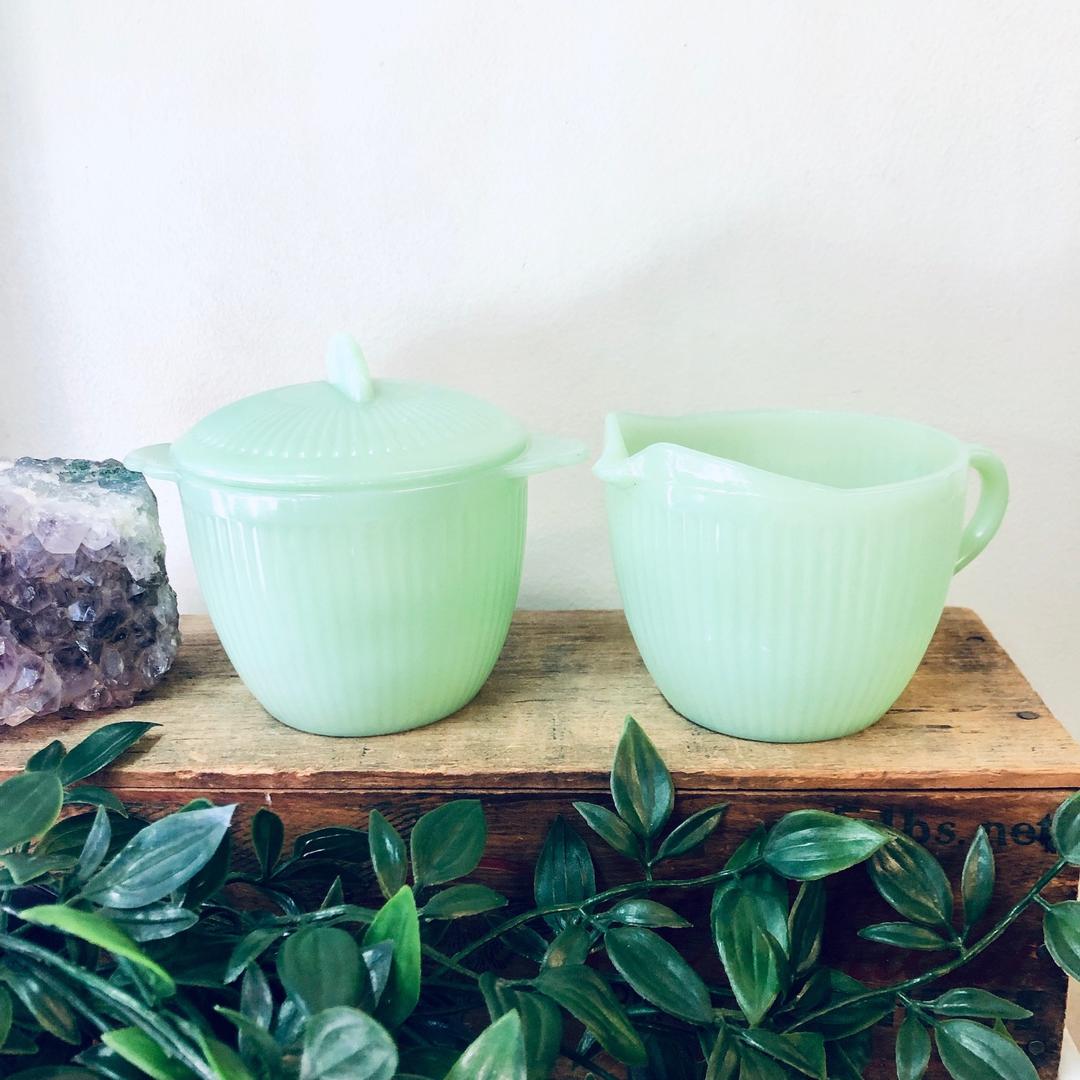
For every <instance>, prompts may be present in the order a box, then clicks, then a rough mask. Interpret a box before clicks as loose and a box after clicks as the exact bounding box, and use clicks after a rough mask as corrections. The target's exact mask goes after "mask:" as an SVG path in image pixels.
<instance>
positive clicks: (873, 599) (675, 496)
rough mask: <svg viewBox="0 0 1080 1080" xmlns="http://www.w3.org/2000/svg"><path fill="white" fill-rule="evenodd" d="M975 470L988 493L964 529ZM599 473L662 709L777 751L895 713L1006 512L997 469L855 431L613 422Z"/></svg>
mask: <svg viewBox="0 0 1080 1080" xmlns="http://www.w3.org/2000/svg"><path fill="white" fill-rule="evenodd" d="M969 467H970V468H973V469H974V470H975V471H976V472H977V473H978V474H979V476H980V478H981V484H982V489H981V495H980V499H979V503H978V506H977V507H976V509H975V511H974V514H973V516H972V517H971V519H970V520H969V521H968V522H967V524H966V525H965V523H964V514H965V494H966V489H967V480H968V471H969ZM595 472H596V474H597V475H598V476H599V477H600V478H601V479H602V480H604V481H605V482H606V489H607V508H608V520H609V526H610V533H611V544H612V551H613V555H614V562H615V570H616V575H617V577H618V582H619V589H620V591H621V593H622V599H623V604H624V606H625V608H626V617H627V620H628V622H629V624H630V629H631V631H632V633H633V635H634V640H635V642H636V643H637V646H638V649H639V651H640V653H641V656H642V659H643V660H644V661H645V665H646V667H647V668H648V669H649V672H650V674H651V675H652V677H653V679H654V680H655V682H656V684H657V686H658V687H659V689H660V691H661V692H662V693H663V695H664V696H665V697H666V698H667V700H668V701H669V702H670V704H671V705H672V707H673V708H674V709H676V710H677V711H678V712H680V713H682V714H683V716H685V717H687V718H688V719H690V720H693V721H694V722H695V723H698V724H701V725H702V726H704V727H707V728H711V729H713V730H714V731H720V732H723V733H725V734H728V735H736V736H739V737H740V738H745V739H759V740H764V741H768V742H808V741H814V740H818V739H833V738H837V737H839V736H841V735H848V734H850V733H852V732H855V731H859V730H861V729H862V728H865V727H867V726H868V725H870V724H872V723H874V721H875V720H877V719H879V718H880V717H881V716H882V715H883V714H884V713H885V712H887V711H888V709H889V707H890V706H891V705H892V704H893V702H894V701H895V700H896V699H897V698H898V697H899V696H900V693H901V692H902V691H903V689H904V687H905V686H906V685H907V683H908V681H909V680H910V679H911V676H912V675H913V674H914V673H915V669H916V668H917V667H918V665H919V661H920V660H921V659H922V656H923V654H924V652H925V651H926V647H927V645H928V644H929V642H930V638H931V636H932V635H933V633H934V629H935V627H936V626H937V622H938V619H939V618H940V616H941V612H942V609H943V607H944V604H945V595H946V591H947V590H948V587H949V581H950V579H951V578H952V575H953V574H954V573H955V572H956V571H957V570H960V569H961V568H962V567H964V566H966V565H967V564H968V563H969V562H970V561H971V560H972V559H973V558H975V556H976V555H978V554H979V552H980V551H982V549H983V548H984V547H985V546H986V545H987V544H988V543H989V541H990V539H991V538H992V537H993V535H994V533H995V532H996V530H997V528H998V525H999V524H1000V523H1001V519H1002V516H1003V515H1004V513H1005V505H1006V502H1007V501H1008V481H1007V479H1006V474H1005V469H1004V466H1003V465H1002V464H1001V462H1000V461H999V460H998V458H997V457H995V456H994V455H993V454H992V453H990V451H988V450H984V449H982V448H980V447H974V446H967V445H965V444H964V443H961V442H959V441H958V440H956V439H954V438H951V437H950V436H948V435H945V434H943V433H941V432H939V431H935V430H933V429H932V428H928V427H923V426H921V425H919V424H914V423H908V422H906V421H901V420H891V419H884V418H879V417H873V416H860V415H852V414H841V413H824V412H822V413H817V412H746V413H713V414H703V415H695V416H682V417H666V418H665V417H651V416H637V415H630V414H617V415H612V416H609V417H608V420H607V431H606V440H605V447H604V452H603V456H602V457H601V459H600V461H599V462H598V463H597V464H596V467H595Z"/></svg>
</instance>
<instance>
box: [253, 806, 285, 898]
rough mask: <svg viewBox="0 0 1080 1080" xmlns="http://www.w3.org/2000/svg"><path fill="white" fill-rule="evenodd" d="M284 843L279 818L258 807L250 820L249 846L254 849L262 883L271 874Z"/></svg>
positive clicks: (283, 830) (282, 829) (262, 807)
mask: <svg viewBox="0 0 1080 1080" xmlns="http://www.w3.org/2000/svg"><path fill="white" fill-rule="evenodd" d="M284 843H285V826H284V824H282V821H281V818H279V817H278V816H277V814H275V813H274V812H273V810H267V809H266V807H265V806H260V807H259V809H258V810H256V811H255V816H254V817H253V818H252V819H251V846H252V847H253V848H254V849H255V857H256V858H257V859H258V860H259V869H260V870H261V871H262V876H263V880H264V881H265V880H266V879H267V878H268V877H269V876H270V874H271V873H272V872H273V869H274V866H275V864H276V863H277V861H278V856H279V855H280V854H281V845H282V844H284Z"/></svg>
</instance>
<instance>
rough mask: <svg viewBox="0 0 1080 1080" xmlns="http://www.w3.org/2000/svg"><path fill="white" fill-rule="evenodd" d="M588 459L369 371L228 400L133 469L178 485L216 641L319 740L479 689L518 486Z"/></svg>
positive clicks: (418, 714) (340, 360)
mask: <svg viewBox="0 0 1080 1080" xmlns="http://www.w3.org/2000/svg"><path fill="white" fill-rule="evenodd" d="M584 454H585V448H584V446H583V445H582V444H580V443H578V442H574V441H570V440H564V439H553V438H543V437H533V438H530V437H529V436H528V435H527V434H526V432H525V430H524V429H523V428H522V427H521V426H520V425H519V424H518V423H517V421H515V420H514V419H512V418H511V417H509V416H507V415H506V414H505V413H503V412H502V411H500V410H499V409H497V408H496V407H494V406H493V405H489V404H488V403H486V402H484V401H481V400H479V399H477V398H473V397H470V396H468V395H466V394H463V393H459V392H457V391H454V390H449V389H445V388H442V387H438V386H431V385H427V384H424V383H419V382H404V381H395V380H390V379H373V378H371V377H370V376H369V374H368V371H367V367H366V365H365V363H364V359H363V356H362V355H361V353H360V350H359V348H358V347H357V346H356V345H355V343H353V342H352V341H351V339H348V338H337V339H335V340H334V341H333V342H332V343H331V346H330V349H329V351H328V353H327V379H326V381H324V382H312V383H304V384H300V385H295V386H285V387H281V388H279V389H275V390H268V391H266V392H264V393H259V394H255V395H253V396H251V397H247V398H244V399H242V400H240V401H237V402H234V403H233V404H231V405H226V406H225V407H224V408H221V409H219V410H217V411H216V412H213V413H211V414H210V415H209V416H207V417H205V418H204V419H203V420H201V421H199V423H197V424H196V425H195V426H194V427H193V428H191V430H190V431H188V432H187V434H185V435H183V436H182V437H181V438H180V439H178V440H177V441H176V442H174V443H173V444H172V445H171V446H170V445H159V446H150V447H146V448H145V449H142V450H136V451H135V452H134V453H132V454H131V455H129V457H128V458H127V462H126V463H127V465H128V467H129V468H132V469H135V470H138V471H140V472H143V473H145V474H146V475H147V476H150V477H155V478H157V479H161V480H172V481H175V482H176V483H177V484H178V485H179V489H180V496H181V502H182V505H183V510H184V518H185V522H186V525H187V532H188V537H189V540H190V543H191V552H192V557H193V560H194V563H195V570H196V574H197V576H198V579H199V584H200V586H201V588H202V592H203V596H204V597H205V600H206V604H207V608H208V610H209V612H210V616H211V618H212V619H213V622H214V626H215V628H216V630H217V632H218V634H219V636H220V638H221V642H222V645H223V646H224V647H225V651H226V652H227V653H228V655H229V659H230V660H231V661H232V663H233V665H234V666H235V668H236V670H237V672H238V674H239V675H240V677H241V679H243V680H244V682H245V683H246V684H247V686H248V688H249V689H250V690H251V692H252V693H253V694H254V695H255V697H256V698H257V699H258V700H259V702H260V703H261V704H262V705H263V707H264V708H265V709H266V710H267V712H269V713H270V714H271V715H272V716H274V717H276V718H277V719H278V720H281V721H282V722H284V723H286V724H289V725H291V726H293V727H296V728H300V729H301V730H303V731H310V732H316V733H318V734H322V735H379V734H384V733H387V732H393V731H403V730H405V729H407V728H412V727H418V726H419V725H421V724H428V723H431V722H432V721H434V720H438V719H440V718H441V717H444V716H448V715H449V714H450V713H452V712H455V711H456V710H457V709H459V708H461V706H463V705H464V704H465V703H466V702H468V701H469V700H470V699H471V698H472V697H473V696H474V695H475V694H476V692H477V691H478V690H479V689H480V687H481V686H482V685H483V683H484V681H485V680H486V679H487V677H488V675H489V673H490V672H491V669H492V667H493V666H494V664H495V660H496V658H497V657H498V655H499V651H500V649H501V648H502V645H503V642H504V640H505V638H506V634H507V630H508V628H509V625H510V618H511V615H512V614H513V610H514V604H515V601H516V599H517V593H518V585H519V582H520V578H521V561H522V552H523V547H524V538H525V507H526V478H527V477H528V476H529V475H531V474H532V473H538V472H542V471H544V470H546V469H553V468H556V467H558V466H561V465H569V464H572V463H573V462H576V461H580V460H581V459H582V458H583V457H584Z"/></svg>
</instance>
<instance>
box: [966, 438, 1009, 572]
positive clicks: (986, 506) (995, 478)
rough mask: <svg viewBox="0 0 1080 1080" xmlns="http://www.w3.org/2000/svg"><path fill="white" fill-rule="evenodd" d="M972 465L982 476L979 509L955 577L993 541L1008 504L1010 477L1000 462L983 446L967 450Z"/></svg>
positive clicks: (972, 523)
mask: <svg viewBox="0 0 1080 1080" xmlns="http://www.w3.org/2000/svg"><path fill="white" fill-rule="evenodd" d="M968 454H969V458H968V461H969V464H970V465H971V467H972V468H973V469H974V470H975V471H976V472H977V473H978V474H979V480H980V482H981V484H982V491H981V492H980V493H979V505H978V506H976V507H975V513H974V514H972V515H971V520H970V521H969V522H968V523H967V526H966V527H965V529H964V534H963V536H962V537H961V538H960V557H959V558H958V559H957V560H956V569H955V570H953V573H954V574H955V573H957V572H959V571H960V570H963V569H964V567H965V566H967V564H968V563H969V562H971V560H972V559H974V558H975V556H976V555H978V554H979V552H981V551H982V549H983V548H984V547H986V545H987V544H989V543H990V541H991V540H992V539H993V538H994V533H996V532H997V531H998V526H999V525H1000V524H1001V519H1002V518H1003V517H1004V516H1005V507H1006V506H1007V505H1008V503H1009V477H1008V474H1007V473H1006V472H1005V466H1004V465H1003V464H1002V461H1001V458H999V457H998V456H997V454H995V453H993V452H992V451H990V450H987V449H986V448H985V447H982V446H972V447H969V448H968Z"/></svg>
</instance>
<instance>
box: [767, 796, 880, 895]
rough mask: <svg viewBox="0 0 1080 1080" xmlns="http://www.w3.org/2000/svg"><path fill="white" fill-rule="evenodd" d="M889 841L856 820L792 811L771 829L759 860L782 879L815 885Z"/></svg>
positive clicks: (857, 861) (816, 811)
mask: <svg viewBox="0 0 1080 1080" xmlns="http://www.w3.org/2000/svg"><path fill="white" fill-rule="evenodd" d="M888 840H889V834H888V833H886V832H884V831H883V830H881V829H878V828H876V827H875V826H873V825H871V824H869V823H868V822H865V821H860V820H859V819H858V818H846V817H841V816H840V815H839V814H829V813H826V812H825V811H824V810H795V811H794V812H793V813H790V814H785V815H784V816H783V817H782V818H781V819H780V821H779V822H777V824H776V825H774V826H773V828H772V830H771V831H770V832H769V835H768V838H767V839H766V841H765V847H764V849H763V851H762V858H763V859H764V860H765V862H766V863H767V864H768V865H769V866H770V867H771V868H772V869H773V870H775V871H776V873H778V874H780V875H781V876H782V877H787V878H794V879H795V880H796V881H815V880H817V879H818V878H823V877H828V876H829V875H830V874H838V873H839V872H840V871H841V870H846V869H847V868H848V867H849V866H855V865H856V864H857V863H861V862H862V861H863V860H864V859H868V858H869V857H870V856H871V855H873V854H874V852H875V851H877V850H878V848H880V847H882V846H883V845H884V844H885V843H887V842H888Z"/></svg>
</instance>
